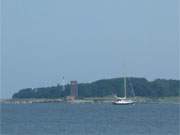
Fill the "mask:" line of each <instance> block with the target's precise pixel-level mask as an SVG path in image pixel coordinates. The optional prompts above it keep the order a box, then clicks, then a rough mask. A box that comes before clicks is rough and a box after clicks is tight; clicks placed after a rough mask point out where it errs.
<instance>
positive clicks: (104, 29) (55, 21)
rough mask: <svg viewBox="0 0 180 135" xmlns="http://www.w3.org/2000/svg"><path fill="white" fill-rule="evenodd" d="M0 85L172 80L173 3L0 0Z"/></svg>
mask: <svg viewBox="0 0 180 135" xmlns="http://www.w3.org/2000/svg"><path fill="white" fill-rule="evenodd" d="M1 1H2V3H1V4H2V6H1V7H2V16H1V18H2V20H3V23H2V30H1V31H2V33H1V34H2V36H1V41H2V42H1V47H2V48H1V49H2V54H1V56H2V63H1V64H2V66H1V67H2V89H1V92H2V93H1V96H2V97H4V98H8V97H11V96H12V94H13V93H14V92H17V91H18V90H19V89H22V88H28V87H43V86H52V85H56V84H57V83H58V82H61V78H62V76H65V79H66V82H68V81H70V80H74V79H76V80H78V81H79V82H91V81H95V80H98V79H102V78H114V77H120V76H122V75H123V72H125V73H126V74H127V76H134V77H145V78H147V79H150V80H153V79H156V78H167V79H169V78H173V79H177V78H179V76H178V75H179V72H178V70H179V69H178V66H179V65H178V62H179V39H178V38H179V37H178V31H179V29H178V25H179V22H178V8H179V7H178V0H1Z"/></svg>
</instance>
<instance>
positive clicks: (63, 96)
mask: <svg viewBox="0 0 180 135" xmlns="http://www.w3.org/2000/svg"><path fill="white" fill-rule="evenodd" d="M77 85H78V97H77V100H76V102H110V101H112V100H113V99H114V95H116V96H119V97H121V96H122V95H123V94H124V93H123V78H112V79H102V80H97V81H94V82H91V83H79V84H77ZM127 89H128V91H127V95H128V97H130V98H134V97H136V100H137V101H139V102H147V101H151V102H153V101H168V100H171V101H175V102H179V101H180V98H179V97H180V96H179V95H180V80H172V79H156V80H153V81H148V80H147V79H145V78H137V77H128V78H127ZM70 92H71V85H70V84H67V85H65V90H64V88H63V87H62V86H61V85H57V86H51V87H42V88H33V89H32V88H25V89H21V90H19V91H18V92H17V93H15V94H13V96H12V99H11V100H6V102H11V101H12V100H13V101H16V102H17V103H19V102H20V103H46V102H67V97H68V96H69V95H70Z"/></svg>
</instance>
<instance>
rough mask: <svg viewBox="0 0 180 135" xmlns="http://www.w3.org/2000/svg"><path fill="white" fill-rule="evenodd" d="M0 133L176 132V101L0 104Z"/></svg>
mask: <svg viewBox="0 0 180 135" xmlns="http://www.w3.org/2000/svg"><path fill="white" fill-rule="evenodd" d="M0 116H1V121H0V127H1V130H0V135H180V104H172V103H151V104H150V103H147V104H140V103H139V104H135V105H124V106H122V105H112V104H111V103H103V104H99V103H94V104H88V103H86V104H70V103H40V104H1V111H0Z"/></svg>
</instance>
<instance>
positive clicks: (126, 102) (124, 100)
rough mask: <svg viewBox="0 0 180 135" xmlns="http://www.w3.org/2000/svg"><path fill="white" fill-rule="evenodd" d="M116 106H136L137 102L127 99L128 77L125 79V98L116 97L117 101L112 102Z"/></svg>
mask: <svg viewBox="0 0 180 135" xmlns="http://www.w3.org/2000/svg"><path fill="white" fill-rule="evenodd" d="M112 103H113V104H115V105H129V104H134V103H135V101H134V100H131V99H127V85H126V77H124V97H122V98H121V97H116V100H115V101H113V102H112Z"/></svg>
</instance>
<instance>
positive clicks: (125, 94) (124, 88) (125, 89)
mask: <svg viewBox="0 0 180 135" xmlns="http://www.w3.org/2000/svg"><path fill="white" fill-rule="evenodd" d="M124 97H125V98H126V97H127V96H126V77H124Z"/></svg>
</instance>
